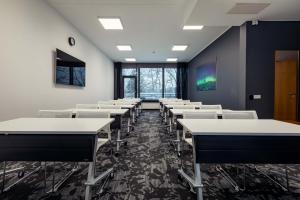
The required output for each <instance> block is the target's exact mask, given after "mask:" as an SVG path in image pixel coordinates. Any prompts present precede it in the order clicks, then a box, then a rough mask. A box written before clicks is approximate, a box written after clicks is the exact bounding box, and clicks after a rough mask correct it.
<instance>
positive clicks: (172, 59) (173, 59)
mask: <svg viewBox="0 0 300 200" xmlns="http://www.w3.org/2000/svg"><path fill="white" fill-rule="evenodd" d="M167 62H177V58H167Z"/></svg>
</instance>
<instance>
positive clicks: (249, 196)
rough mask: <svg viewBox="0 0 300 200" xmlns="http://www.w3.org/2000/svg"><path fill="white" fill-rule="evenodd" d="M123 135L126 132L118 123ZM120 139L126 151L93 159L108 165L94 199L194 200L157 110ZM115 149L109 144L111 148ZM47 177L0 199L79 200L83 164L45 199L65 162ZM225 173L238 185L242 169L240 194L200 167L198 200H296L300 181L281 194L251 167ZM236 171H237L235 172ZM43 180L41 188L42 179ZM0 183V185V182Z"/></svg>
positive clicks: (295, 171) (186, 162) (187, 165)
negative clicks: (107, 176)
mask: <svg viewBox="0 0 300 200" xmlns="http://www.w3.org/2000/svg"><path fill="white" fill-rule="evenodd" d="M124 130H126V127H125V124H124ZM123 138H124V139H125V140H126V141H127V146H122V147H121V152H120V155H119V156H117V157H116V156H114V155H113V154H112V153H111V151H110V145H107V146H104V148H102V149H101V151H100V152H98V155H97V173H100V172H102V171H104V170H105V169H107V168H109V167H111V166H114V169H115V173H114V177H113V178H112V179H111V180H109V181H108V183H107V184H106V186H105V188H104V190H103V191H102V193H99V188H100V186H96V187H94V189H93V194H94V197H93V199H94V200H98V199H101V200H102V199H103V200H119V199H120V200H121V199H122V200H123V199H124V200H140V199H153V200H154V199H155V200H156V199H165V200H176V199H178V200H179V199H184V200H185V199H187V200H188V199H196V195H195V194H194V193H193V192H191V191H190V187H189V185H188V184H187V183H186V182H184V181H183V180H182V179H180V178H178V173H177V170H178V168H179V167H180V166H181V164H182V163H183V168H184V169H185V170H186V171H187V172H188V173H189V174H190V175H192V174H193V173H192V171H193V168H192V167H193V166H192V162H191V161H192V150H191V148H190V147H189V146H187V145H184V148H183V152H182V161H181V159H179V158H178V157H177V155H176V153H175V151H174V147H173V146H171V145H170V139H172V138H174V135H173V136H172V135H171V136H170V135H169V134H168V133H167V132H166V128H165V126H164V125H163V124H162V123H161V118H160V116H159V112H158V111H143V112H142V114H141V116H140V117H139V119H138V121H137V123H136V125H135V129H134V131H133V132H132V133H131V134H130V135H129V136H126V134H125V133H123ZM113 146H114V149H115V146H116V145H115V143H113ZM8 166H9V168H14V167H18V166H24V167H25V169H26V172H28V171H30V170H31V169H33V168H34V167H35V166H39V163H29V162H18V163H12V162H9V163H8ZM47 166H48V167H47V173H46V174H45V171H44V170H39V171H38V172H36V173H34V174H33V175H32V176H30V177H29V178H28V179H26V180H25V181H23V182H22V183H19V184H18V185H16V186H15V187H13V188H11V189H10V190H9V191H8V192H5V193H3V194H0V199H1V200H37V199H39V200H67V199H68V200H69V199H72V200H83V199H84V192H85V186H84V183H85V181H86V177H87V164H84V163H81V164H80V166H79V170H78V171H77V172H76V173H75V174H74V175H73V176H71V177H70V179H68V181H67V182H66V183H65V184H64V185H63V186H62V187H61V189H60V190H59V191H58V192H55V193H50V194H47V193H46V192H47V191H48V190H49V189H50V188H51V181H52V176H51V174H52V172H53V171H55V172H56V180H57V179H59V178H60V177H62V176H63V174H64V173H65V172H66V170H68V169H70V167H71V166H72V165H71V164H69V163H55V165H54V163H47ZM224 167H225V168H226V169H227V171H228V173H230V174H231V175H233V176H234V177H235V178H236V180H237V181H238V182H242V180H243V179H242V177H243V176H242V174H243V173H241V172H242V171H243V169H246V182H245V183H246V184H245V185H246V190H245V191H239V192H236V191H235V190H234V189H233V187H231V185H230V184H229V183H228V182H227V181H226V179H225V178H224V177H223V176H222V175H221V174H220V173H219V172H218V171H217V170H216V165H212V164H209V165H208V164H202V165H201V172H202V177H203V179H202V181H203V184H204V188H203V190H204V199H207V200H223V199H229V200H258V199H259V200H267V199H280V200H289V199H299V200H300V181H296V180H290V182H289V185H290V187H289V191H284V190H283V189H282V188H281V187H280V186H279V185H277V184H276V183H275V182H272V181H270V179H268V178H266V176H264V175H263V174H262V173H259V172H258V171H257V170H255V169H254V167H253V166H250V165H247V166H246V167H245V168H244V167H243V166H241V165H226V166H224ZM0 168H1V167H0ZM257 168H258V169H259V171H263V172H267V173H268V175H270V176H271V177H273V178H274V179H276V180H277V181H279V182H280V183H282V184H285V179H284V178H280V177H278V176H276V175H273V174H271V173H269V172H271V171H275V172H285V171H284V169H286V168H287V169H288V172H289V175H290V176H298V177H300V166H299V165H288V166H285V165H260V166H257ZM237 171H239V172H237ZM45 176H46V177H47V184H46V187H45V184H44V177H45ZM15 180H18V178H17V177H16V174H11V175H10V176H8V177H7V180H6V184H9V183H11V182H13V181H15ZM0 183H1V181H0Z"/></svg>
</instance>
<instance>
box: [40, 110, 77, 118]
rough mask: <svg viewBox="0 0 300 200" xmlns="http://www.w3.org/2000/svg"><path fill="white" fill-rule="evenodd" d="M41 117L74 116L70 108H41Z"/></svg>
mask: <svg viewBox="0 0 300 200" xmlns="http://www.w3.org/2000/svg"><path fill="white" fill-rule="evenodd" d="M38 117H40V118H72V111H68V110H40V111H39V112H38Z"/></svg>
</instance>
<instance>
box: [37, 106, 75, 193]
mask: <svg viewBox="0 0 300 200" xmlns="http://www.w3.org/2000/svg"><path fill="white" fill-rule="evenodd" d="M72 114H73V112H72V111H71V110H69V111H68V110H40V111H39V112H38V116H39V117H40V118H72ZM53 165H54V166H53V167H54V168H55V165H56V164H55V162H54V163H53ZM78 170H79V165H78V163H74V165H73V168H72V169H71V170H70V171H69V172H68V173H67V175H65V176H64V177H62V178H61V179H60V180H59V181H58V182H57V183H55V174H56V173H55V170H54V172H53V173H52V180H53V181H52V187H51V188H52V189H51V190H50V192H55V191H56V190H57V189H58V188H59V187H60V186H61V185H62V184H63V183H64V182H65V181H66V180H67V179H68V178H69V177H70V176H71V175H72V174H74V173H75V172H76V171H78ZM44 171H45V174H47V162H45V163H44ZM46 182H47V178H46V177H45V180H44V183H45V187H46Z"/></svg>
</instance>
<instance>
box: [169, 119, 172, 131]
mask: <svg viewBox="0 0 300 200" xmlns="http://www.w3.org/2000/svg"><path fill="white" fill-rule="evenodd" d="M169 126H170V127H169V131H170V133H172V118H171V117H169Z"/></svg>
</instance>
